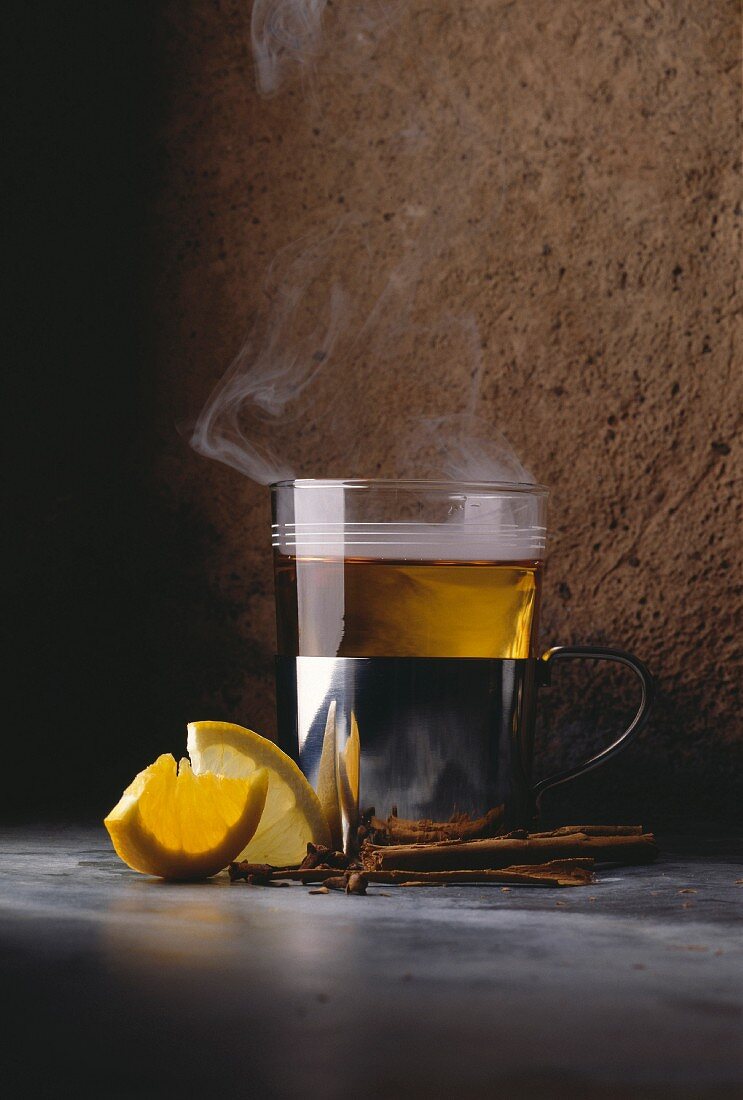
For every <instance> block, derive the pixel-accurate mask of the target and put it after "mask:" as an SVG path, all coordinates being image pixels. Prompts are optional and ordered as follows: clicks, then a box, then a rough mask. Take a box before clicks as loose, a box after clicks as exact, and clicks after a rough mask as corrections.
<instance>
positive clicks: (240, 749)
mask: <svg viewBox="0 0 743 1100" xmlns="http://www.w3.org/2000/svg"><path fill="white" fill-rule="evenodd" d="M188 753H189V756H190V757H191V760H192V761H193V768H194V771H195V772H196V773H197V774H201V773H202V772H215V773H216V774H217V775H225V776H232V777H239V778H241V779H245V778H247V777H249V776H251V775H253V773H254V772H255V771H256V769H257V768H265V769H266V770H267V772H268V794H267V796H266V807H265V809H264V811H263V816H262V817H261V820H260V824H259V826H258V828H257V829H256V831H255V835H254V836H253V838H252V840H251V841H250V843H249V844H247V845H246V847H245V848H244V850H243V851H242V852H241V853H240V859H248V860H250V862H251V863H270V864H271V865H272V866H273V867H288V866H291V865H292V864H296V863H300V862H301V861H302V859H303V858H304V856H305V855H306V854H307V844H308V842H309V841H311V842H312V843H313V844H329V843H330V831H329V829H328V823H327V821H326V820H325V815H324V814H323V811H322V807H321V805H320V802H319V800H318V797H317V795H316V794H315V792H314V791H313V789H312V787H311V786H310V785H309V783H308V782H307V780H306V779H305V777H304V776H303V775H302V773H301V771H300V770H299V768H298V767H297V765H296V764H295V763H294V761H293V760H292V759H291V758H290V757H289V756H287V755H286V753H284V752H282V751H281V749H280V748H279V747H278V746H277V745H274V743H273V741H269V740H267V739H266V738H265V737H261V736H260V734H258V733H253V731H252V730H248V729H245V728H244V727H243V726H235V725H232V723H230V722H191V723H190V725H189V727H188Z"/></svg>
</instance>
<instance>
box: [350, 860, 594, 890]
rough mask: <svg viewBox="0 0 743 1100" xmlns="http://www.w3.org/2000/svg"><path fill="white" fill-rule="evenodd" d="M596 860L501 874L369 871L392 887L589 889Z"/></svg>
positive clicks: (528, 867) (370, 878)
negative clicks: (500, 885)
mask: <svg viewBox="0 0 743 1100" xmlns="http://www.w3.org/2000/svg"><path fill="white" fill-rule="evenodd" d="M592 868H593V860H592V859H556V860H553V861H551V862H550V863H541V864H539V863H538V864H529V865H522V866H515V867H508V868H503V869H501V870H498V871H493V870H480V871H366V872H365V874H366V878H367V881H368V882H378V883H387V884H389V885H392V886H407V885H411V884H413V883H415V884H416V885H418V886H461V885H473V886H476V885H478V884H487V883H495V882H497V883H508V884H509V885H523V886H588V885H590V884H591V883H593V882H595V881H596V879H595V875H594V874H593V870H592Z"/></svg>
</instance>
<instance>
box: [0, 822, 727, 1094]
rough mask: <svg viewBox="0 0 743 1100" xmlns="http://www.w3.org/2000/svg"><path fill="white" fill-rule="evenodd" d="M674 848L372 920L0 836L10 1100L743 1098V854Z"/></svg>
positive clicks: (12, 832)
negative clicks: (156, 876) (554, 880)
mask: <svg viewBox="0 0 743 1100" xmlns="http://www.w3.org/2000/svg"><path fill="white" fill-rule="evenodd" d="M663 849H664V855H663V858H662V859H661V860H660V861H659V862H658V863H657V864H655V865H651V866H647V867H635V868H624V869H622V870H613V871H609V872H604V873H602V874H601V876H600V881H599V882H598V883H597V884H596V885H595V886H591V887H582V888H575V889H563V890H549V889H539V888H531V887H525V888H518V887H513V888H511V889H510V890H508V891H504V890H502V889H501V888H499V887H492V886H488V887H481V886H478V887H447V888H426V889H423V888H397V889H395V888H393V887H371V888H370V890H369V895H368V896H367V897H365V898H364V897H346V896H345V895H343V894H333V893H331V894H328V895H322V896H316V895H311V894H309V892H308V890H307V888H306V887H303V886H300V885H297V884H295V885H291V886H286V887H283V888H281V887H274V886H272V887H252V886H247V885H245V884H241V883H235V884H232V885H231V884H230V883H229V881H228V880H227V877H226V875H221V876H219V877H218V878H217V879H215V880H212V881H211V882H208V883H203V884H200V885H176V884H164V883H160V882H157V881H155V880H152V879H148V878H145V877H143V876H141V875H137V874H135V873H133V872H131V871H129V870H128V869H127V868H126V867H125V866H124V865H123V864H122V863H121V862H120V861H119V860H118V859H117V857H116V856H115V855H114V854H113V852H112V850H111V848H110V845H109V843H108V838H107V837H106V834H105V832H104V831H103V829H102V828H86V829H83V828H72V827H64V828H58V829H40V828H37V829H20V828H19V829H9V830H5V831H4V832H2V833H1V834H0V852H1V860H0V873H1V876H2V880H1V881H2V884H1V893H0V929H1V940H0V944H1V946H2V981H3V990H4V992H5V994H6V996H5V1001H6V1005H10V1006H11V1011H10V1012H9V1013H8V1014H7V1016H6V1019H9V1024H8V1025H4V1032H5V1039H6V1041H7V1042H8V1045H7V1048H6V1050H7V1052H9V1055H8V1053H6V1056H5V1059H4V1061H5V1065H6V1072H7V1067H8V1065H9V1066H10V1070H11V1080H13V1077H14V1078H15V1080H14V1084H13V1091H12V1092H11V1095H17V1096H25V1095H28V1096H37V1095H50V1096H58V1095H63V1094H66V1093H67V1092H69V1091H70V1089H71V1088H74V1089H76V1090H80V1089H82V1090H87V1091H88V1092H91V1093H92V1094H96V1095H99V1096H152V1097H159V1096H171V1095H177V1094H184V1095H189V1096H190V1095H197V1094H206V1095H209V1096H220V1095H251V1096H256V1097H263V1096H265V1097H290V1096H292V1097H293V1096H300V1095H308V1096H316V1095H321V1096H323V1097H326V1098H332V1097H336V1096H337V1097H341V1096H348V1095H349V1094H351V1095H355V1096H361V1097H365V1096H393V1097H394V1096H404V1097H408V1096H415V1097H417V1096H434V1097H435V1096H455V1097H456V1096H492V1095H495V1094H498V1093H499V1094H500V1095H501V1096H503V1097H507V1098H509V1100H510V1098H511V1097H521V1096H523V1097H562V1096H565V1097H568V1096H569V1097H571V1098H575V1097H579V1098H580V1097H593V1096H607V1097H629V1096H631V1097H633V1100H634V1098H636V1097H660V1096H673V1097H687V1096H688V1097H690V1098H691V1097H694V1098H697V1097H727V1096H731V1097H732V1096H736V1097H740V1096H741V1095H743V1090H742V1088H741V1086H742V1085H743V1037H742V1033H741V1003H742V1001H743V938H742V937H741V934H740V933H741V927H740V924H739V921H740V917H741V907H742V903H743V887H741V885H740V880H741V879H743V867H741V859H740V847H739V846H738V847H737V849H736V846H734V845H731V844H730V843H729V842H727V843H722V842H715V841H709V842H707V843H702V844H700V843H696V844H695V845H691V844H690V842H688V841H687V842H684V841H678V840H677V841H673V840H666V841H665V842H664V844H663ZM736 850H737V854H736ZM736 880H738V881H737V883H736ZM6 1082H7V1077H6Z"/></svg>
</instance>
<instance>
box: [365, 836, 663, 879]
mask: <svg viewBox="0 0 743 1100" xmlns="http://www.w3.org/2000/svg"><path fill="white" fill-rule="evenodd" d="M657 854H658V849H657V846H656V843H655V838H654V836H653V835H652V833H645V834H641V835H640V836H598V837H592V836H587V835H586V834H585V833H571V834H568V835H566V836H555V837H536V838H531V837H530V838H528V839H526V840H519V839H515V838H505V837H493V838H489V839H486V840H470V841H442V842H440V843H438V844H397V845H390V846H385V847H376V846H374V845H370V844H368V843H367V844H365V845H364V846H363V848H362V851H361V857H362V863H363V866H364V870H367V871H465V870H468V871H475V870H499V869H502V868H505V867H511V866H513V865H514V864H524V863H545V862H547V861H549V860H553V859H561V858H570V857H587V858H590V859H594V860H596V862H597V863H648V862H651V861H652V860H653V859H655V857H656V855H657Z"/></svg>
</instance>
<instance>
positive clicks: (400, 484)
mask: <svg viewBox="0 0 743 1100" xmlns="http://www.w3.org/2000/svg"><path fill="white" fill-rule="evenodd" d="M290 487H291V488H295V489H401V488H402V489H413V490H416V489H417V490H418V491H420V492H422V491H424V490H426V489H431V490H434V491H444V492H457V491H461V492H508V493H523V494H525V495H526V494H531V495H533V496H544V497H546V496H548V495H549V489H548V488H547V486H546V485H540V484H538V483H537V482H533V481H446V480H444V479H433V478H431V479H429V478H407V477H403V478H395V477H351V478H343V477H340V478H333V477H329V478H322V477H320V478H314V477H298V478H283V479H281V480H280V481H274V482H272V483H271V485H270V486H269V488H270V489H271V490H274V489H288V488H290Z"/></svg>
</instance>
